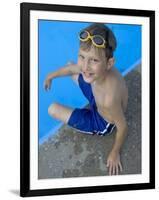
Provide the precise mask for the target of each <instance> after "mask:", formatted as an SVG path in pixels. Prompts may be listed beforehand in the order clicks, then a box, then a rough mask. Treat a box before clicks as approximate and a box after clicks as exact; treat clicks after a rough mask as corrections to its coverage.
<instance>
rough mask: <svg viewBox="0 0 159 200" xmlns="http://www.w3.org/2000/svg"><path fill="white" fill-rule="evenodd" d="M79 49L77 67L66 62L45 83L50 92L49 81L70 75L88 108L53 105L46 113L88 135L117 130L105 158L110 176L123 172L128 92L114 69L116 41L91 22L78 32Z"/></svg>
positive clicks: (105, 28)
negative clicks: (125, 114) (122, 150)
mask: <svg viewBox="0 0 159 200" xmlns="http://www.w3.org/2000/svg"><path fill="white" fill-rule="evenodd" d="M79 40H80V49H79V54H78V62H77V64H74V63H68V64H67V65H66V66H64V67H63V68H60V69H59V70H58V71H55V72H53V73H50V74H49V75H48V76H47V78H46V80H45V82H44V87H45V89H46V90H48V89H50V87H51V81H52V79H54V78H56V77H60V76H66V75H71V76H72V78H73V80H74V81H75V82H76V83H77V84H78V85H79V87H80V88H81V90H82V92H83V94H84V95H85V96H86V98H87V99H88V101H89V104H90V108H89V109H87V108H83V109H74V110H73V109H71V108H68V107H66V106H62V105H60V104H57V103H54V104H52V105H50V107H49V109H48V112H49V114H50V115H51V116H52V117H54V118H56V119H59V120H61V121H63V122H64V123H66V124H68V125H69V126H72V127H73V128H76V129H78V130H79V131H81V132H84V133H87V134H92V135H93V134H97V135H107V134H110V133H111V132H112V131H113V129H114V128H116V129H117V132H116V137H115V142H114V144H113V147H112V149H111V151H110V153H109V155H108V158H107V165H106V166H107V167H108V170H109V175H116V174H119V171H122V165H121V162H120V150H121V147H122V144H123V142H124V139H125V136H126V134H127V123H126V119H125V116H124V112H125V111H126V107H127V101H128V91H127V87H126V85H125V81H124V80H123V78H122V76H121V75H120V73H119V72H118V71H117V69H115V67H114V58H113V51H114V50H115V48H116V39H115V36H114V34H113V32H112V31H111V30H110V29H109V28H108V27H107V26H105V25H104V24H99V23H93V24H92V25H91V26H89V27H87V28H85V29H84V30H82V31H81V32H80V33H79Z"/></svg>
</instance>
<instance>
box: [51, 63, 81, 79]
mask: <svg viewBox="0 0 159 200" xmlns="http://www.w3.org/2000/svg"><path fill="white" fill-rule="evenodd" d="M79 73H80V66H78V65H77V64H68V65H66V66H64V67H61V68H60V69H59V70H57V71H54V72H52V73H50V74H49V75H48V77H49V78H50V79H53V78H56V77H60V76H67V75H73V74H79Z"/></svg>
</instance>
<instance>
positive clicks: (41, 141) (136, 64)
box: [39, 58, 141, 145]
mask: <svg viewBox="0 0 159 200" xmlns="http://www.w3.org/2000/svg"><path fill="white" fill-rule="evenodd" d="M139 64H141V58H140V59H138V60H137V61H136V62H134V63H133V64H132V65H130V67H129V68H127V69H126V70H125V71H124V72H122V75H123V76H124V77H125V76H126V75H127V74H128V73H129V72H131V71H132V70H133V69H135V68H136V67H137V66H138V65H139ZM84 106H85V105H84ZM63 125H64V123H62V122H60V124H58V125H57V126H56V127H54V128H52V129H51V130H50V131H49V132H48V133H47V134H46V135H45V136H43V137H42V138H41V139H39V145H42V144H43V143H44V142H46V141H47V140H48V138H49V137H51V136H55V135H57V133H58V132H57V133H56V131H58V129H60V128H61V127H62V126H63Z"/></svg>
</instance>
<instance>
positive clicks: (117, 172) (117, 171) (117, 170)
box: [116, 166, 119, 175]
mask: <svg viewBox="0 0 159 200" xmlns="http://www.w3.org/2000/svg"><path fill="white" fill-rule="evenodd" d="M118 174H119V168H118V166H116V175H118Z"/></svg>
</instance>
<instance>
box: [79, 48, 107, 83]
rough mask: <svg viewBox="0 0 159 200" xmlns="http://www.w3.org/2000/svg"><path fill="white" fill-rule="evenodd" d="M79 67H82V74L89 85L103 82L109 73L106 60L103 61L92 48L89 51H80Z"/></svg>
mask: <svg viewBox="0 0 159 200" xmlns="http://www.w3.org/2000/svg"><path fill="white" fill-rule="evenodd" d="M78 65H79V66H81V73H82V75H83V78H84V80H85V81H86V82H87V83H93V82H94V81H98V80H99V81H100V80H102V78H103V76H105V73H106V71H107V61H106V58H105V59H102V58H101V57H100V56H99V55H98V54H97V53H96V51H95V48H91V49H90V50H89V51H84V50H82V49H80V50H79V55H78Z"/></svg>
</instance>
